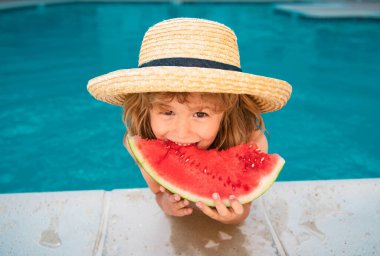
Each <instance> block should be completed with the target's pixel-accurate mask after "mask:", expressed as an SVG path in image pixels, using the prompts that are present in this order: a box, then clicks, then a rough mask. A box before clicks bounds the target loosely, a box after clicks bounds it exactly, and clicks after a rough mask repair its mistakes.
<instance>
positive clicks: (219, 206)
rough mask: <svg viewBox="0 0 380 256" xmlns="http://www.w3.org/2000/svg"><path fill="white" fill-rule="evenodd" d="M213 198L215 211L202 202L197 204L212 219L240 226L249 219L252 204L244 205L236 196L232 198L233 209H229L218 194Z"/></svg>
mask: <svg viewBox="0 0 380 256" xmlns="http://www.w3.org/2000/svg"><path fill="white" fill-rule="evenodd" d="M212 197H213V199H214V202H215V209H212V208H210V207H208V206H207V205H205V204H204V203H202V202H197V203H196V206H197V207H198V208H199V209H200V210H201V211H202V212H203V213H204V214H206V215H207V216H209V217H210V218H212V219H214V220H217V221H220V222H222V223H225V224H238V223H241V222H243V221H244V220H245V219H246V218H247V217H248V215H249V211H250V208H251V204H250V203H249V204H244V205H242V204H241V203H240V202H239V201H238V200H237V199H236V198H235V197H234V196H230V205H231V207H229V208H227V207H226V206H225V205H224V203H223V202H222V200H221V199H220V197H219V194H218V193H214V194H213V195H212Z"/></svg>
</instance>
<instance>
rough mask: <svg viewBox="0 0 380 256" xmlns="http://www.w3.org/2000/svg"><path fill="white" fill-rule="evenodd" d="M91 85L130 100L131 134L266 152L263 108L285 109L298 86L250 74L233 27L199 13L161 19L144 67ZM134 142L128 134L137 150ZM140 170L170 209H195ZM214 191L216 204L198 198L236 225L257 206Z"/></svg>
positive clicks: (146, 42) (105, 95) (99, 93)
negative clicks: (244, 146) (225, 198)
mask: <svg viewBox="0 0 380 256" xmlns="http://www.w3.org/2000/svg"><path fill="white" fill-rule="evenodd" d="M87 88H88V91H89V92H90V93H91V94H92V95H93V96H94V97H95V98H96V99H98V100H102V101H105V102H107V103H111V104H114V105H118V106H123V108H124V114H123V121H124V123H125V125H126V127H127V132H126V134H129V135H139V136H141V137H142V138H150V139H161V140H171V141H173V142H175V143H177V144H179V145H182V146H186V145H189V144H194V145H196V146H197V147H200V148H203V149H210V148H217V149H220V150H221V149H227V148H229V147H232V146H236V145H239V144H242V143H255V144H257V146H258V148H259V149H260V150H261V151H263V152H267V150H268V145H267V139H266V137H265V135H264V131H265V126H264V122H263V119H262V117H261V113H264V112H271V111H276V110H279V109H280V108H282V107H283V106H284V105H285V104H286V102H287V101H288V99H289V98H290V94H291V90H292V88H291V86H290V85H289V84H288V83H287V82H285V81H281V80H277V79H274V78H268V77H263V76H256V75H251V74H247V73H243V72H242V70H241V69H240V58H239V51H238V46H237V39H236V36H235V34H234V32H233V31H232V30H231V29H230V28H228V27H226V26H224V25H222V24H220V23H216V22H212V21H208V20H202V19H192V18H178V19H171V20H166V21H163V22H160V23H158V24H156V25H154V26H153V27H151V28H150V29H149V30H148V31H147V32H146V34H145V36H144V39H143V42H142V46H141V50H140V56H139V67H138V68H136V69H129V70H118V71H115V72H111V73H109V74H106V75H103V76H100V77H96V78H94V79H92V80H90V81H89V83H88V86H87ZM127 144H128V143H125V136H124V145H125V146H126V147H127V149H128V151H129V152H130V150H129V148H128V145H127ZM140 169H141V173H142V175H143V177H144V179H145V180H146V182H147V184H148V186H149V188H150V189H151V190H152V192H153V193H155V195H156V200H157V203H158V205H159V206H160V207H161V209H162V210H163V211H164V212H165V213H166V214H168V215H173V216H185V215H189V214H191V213H192V212H193V208H192V207H190V204H189V201H187V200H185V199H182V198H181V197H180V196H179V195H177V194H171V193H170V192H169V191H167V190H165V189H164V188H163V187H161V186H160V185H159V184H158V183H156V182H155V181H154V180H153V179H152V178H151V177H150V176H149V175H148V174H147V173H146V172H145V171H144V170H143V169H142V168H140ZM212 196H213V198H214V200H215V205H216V207H215V208H211V207H208V206H207V205H205V204H203V203H201V202H197V203H196V206H197V207H198V208H199V209H200V210H201V211H202V212H203V213H204V214H206V215H207V216H209V217H210V218H213V219H215V220H217V221H220V222H222V223H228V224H233V223H235V224H236V223H241V222H242V221H244V220H245V219H246V218H247V216H248V215H249V211H250V206H251V205H250V204H245V205H242V204H241V203H240V202H239V201H238V200H236V199H235V198H234V196H233V195H231V197H230V203H231V207H229V208H227V207H226V206H224V204H223V203H222V201H221V200H220V198H219V196H218V194H217V193H215V194H213V195H212Z"/></svg>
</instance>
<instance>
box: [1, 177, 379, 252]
mask: <svg viewBox="0 0 380 256" xmlns="http://www.w3.org/2000/svg"><path fill="white" fill-rule="evenodd" d="M379 195H380V179H368V180H367V179H364V180H340V181H307V182H278V183H276V184H275V185H274V186H273V187H272V188H271V189H270V191H268V192H267V193H266V194H265V195H264V196H263V197H261V198H259V199H258V200H256V201H255V202H254V204H253V206H252V211H251V215H250V216H249V218H248V219H247V220H246V222H245V223H243V224H241V225H237V226H233V225H223V224H221V223H218V222H216V221H213V220H211V219H209V218H208V217H206V216H204V215H203V214H202V213H200V212H198V211H195V212H194V213H193V214H192V215H191V216H188V217H183V218H175V217H169V216H166V215H165V214H164V213H163V212H162V211H161V210H160V209H159V207H158V206H157V205H156V202H155V199H154V196H153V194H152V193H151V192H150V191H149V190H148V189H132V190H114V191H111V192H105V191H77V192H57V193H29V194H2V195H0V255H211V256H212V255H243V256H244V255H380V240H379V237H380V196H379Z"/></svg>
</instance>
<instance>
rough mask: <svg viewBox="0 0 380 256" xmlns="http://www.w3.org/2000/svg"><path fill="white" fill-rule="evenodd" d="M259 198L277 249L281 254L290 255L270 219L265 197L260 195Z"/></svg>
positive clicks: (283, 255)
mask: <svg viewBox="0 0 380 256" xmlns="http://www.w3.org/2000/svg"><path fill="white" fill-rule="evenodd" d="M258 200H259V202H260V204H261V208H262V209H263V213H264V218H265V221H266V223H267V224H268V227H269V231H270V233H271V235H272V238H273V241H274V243H275V245H276V247H277V250H278V252H279V254H280V255H281V256H288V253H287V252H286V249H285V247H284V246H283V244H282V243H281V239H280V237H279V236H278V235H277V232H276V230H275V229H274V227H273V225H272V222H271V220H270V219H269V216H268V214H267V210H266V207H265V203H264V199H263V197H260V198H259V199H258Z"/></svg>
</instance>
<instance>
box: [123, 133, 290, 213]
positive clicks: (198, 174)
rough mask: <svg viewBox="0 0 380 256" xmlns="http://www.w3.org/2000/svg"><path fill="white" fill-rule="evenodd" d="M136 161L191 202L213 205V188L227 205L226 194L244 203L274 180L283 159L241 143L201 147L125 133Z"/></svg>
mask: <svg viewBox="0 0 380 256" xmlns="http://www.w3.org/2000/svg"><path fill="white" fill-rule="evenodd" d="M128 144H129V147H130V149H131V151H132V154H133V155H134V156H135V159H136V161H138V163H139V164H140V166H142V167H143V168H144V170H145V171H146V172H147V173H148V174H149V175H150V176H151V177H152V178H153V179H154V180H155V181H156V182H157V183H158V184H160V185H161V186H163V187H165V188H166V189H167V190H169V191H171V192H172V193H176V194H178V195H180V196H181V197H183V198H186V199H188V200H190V201H193V202H198V201H201V202H203V203H205V204H207V205H209V206H215V204H214V201H213V199H212V194H213V193H215V192H217V193H219V195H220V198H221V199H222V200H223V203H224V204H225V205H226V206H229V200H228V198H229V196H230V195H234V196H235V197H236V198H237V199H238V200H239V201H240V203H242V204H244V203H248V202H251V201H253V200H254V199H256V198H258V197H259V196H261V195H262V194H263V193H264V192H265V191H267V190H268V189H269V187H270V186H271V185H272V184H273V183H274V181H275V180H276V178H277V176H278V174H279V173H280V171H281V169H282V167H283V166H284V164H285V160H284V159H283V158H282V157H281V156H280V155H278V154H266V153H263V152H260V151H259V150H258V149H257V146H256V145H251V144H243V145H238V146H235V147H232V148H229V149H227V150H223V151H218V150H216V149H210V150H204V149H200V148H198V147H197V146H195V145H190V146H179V145H177V144H175V143H174V142H171V141H163V140H145V139H141V138H140V137H138V136H133V137H131V136H128Z"/></svg>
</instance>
